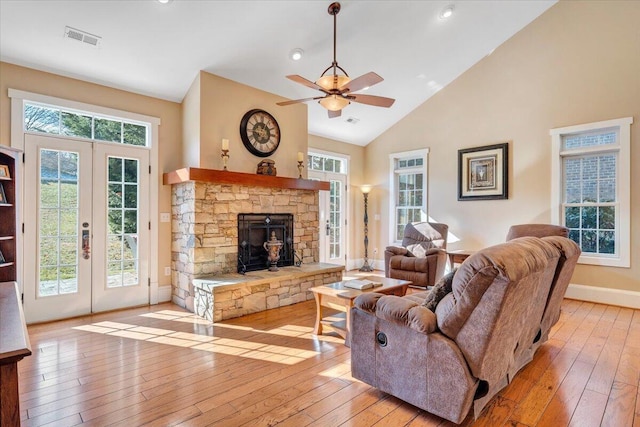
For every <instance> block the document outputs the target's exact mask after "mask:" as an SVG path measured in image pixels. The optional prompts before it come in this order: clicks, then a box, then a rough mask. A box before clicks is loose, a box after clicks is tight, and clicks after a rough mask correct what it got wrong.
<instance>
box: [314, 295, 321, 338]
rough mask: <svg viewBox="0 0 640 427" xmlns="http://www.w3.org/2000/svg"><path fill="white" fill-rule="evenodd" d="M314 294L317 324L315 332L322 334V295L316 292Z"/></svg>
mask: <svg viewBox="0 0 640 427" xmlns="http://www.w3.org/2000/svg"><path fill="white" fill-rule="evenodd" d="M313 296H314V298H315V299H316V324H315V325H314V327H313V333H314V334H315V335H322V295H321V294H319V293H316V292H314V293H313Z"/></svg>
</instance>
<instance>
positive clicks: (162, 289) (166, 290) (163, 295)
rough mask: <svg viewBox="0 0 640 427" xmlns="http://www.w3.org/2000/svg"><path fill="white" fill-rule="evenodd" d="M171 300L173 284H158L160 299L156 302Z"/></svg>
mask: <svg viewBox="0 0 640 427" xmlns="http://www.w3.org/2000/svg"><path fill="white" fill-rule="evenodd" d="M170 301H171V285H168V286H158V301H157V302H156V303H155V304H157V303H161V302H170Z"/></svg>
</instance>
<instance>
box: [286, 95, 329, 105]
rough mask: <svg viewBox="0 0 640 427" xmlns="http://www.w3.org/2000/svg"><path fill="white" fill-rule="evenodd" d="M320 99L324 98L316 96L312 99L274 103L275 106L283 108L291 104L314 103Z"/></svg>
mask: <svg viewBox="0 0 640 427" xmlns="http://www.w3.org/2000/svg"><path fill="white" fill-rule="evenodd" d="M322 98H324V96H316V97H314V98H302V99H293V100H291V101H280V102H276V105H280V106H285V105H291V104H298V103H299V102H307V101H314V100H316V99H322Z"/></svg>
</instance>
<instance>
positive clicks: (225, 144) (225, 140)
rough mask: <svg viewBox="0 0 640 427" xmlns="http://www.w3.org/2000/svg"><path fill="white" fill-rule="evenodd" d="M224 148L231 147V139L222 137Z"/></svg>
mask: <svg viewBox="0 0 640 427" xmlns="http://www.w3.org/2000/svg"><path fill="white" fill-rule="evenodd" d="M222 149H223V150H228V149H229V140H228V139H226V138H223V139H222Z"/></svg>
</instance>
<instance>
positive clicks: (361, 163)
mask: <svg viewBox="0 0 640 427" xmlns="http://www.w3.org/2000/svg"><path fill="white" fill-rule="evenodd" d="M314 148H316V149H318V150H321V151H327V152H330V153H337V154H343V155H346V156H349V168H350V169H349V191H348V204H349V217H348V218H347V224H348V226H347V239H348V253H347V259H348V260H358V261H359V260H360V259H361V258H362V257H363V256H364V243H363V239H364V236H363V234H362V227H363V215H364V204H363V198H362V192H361V191H360V186H361V185H363V184H366V183H365V181H364V169H365V159H364V151H365V149H364V147H360V146H358V145H353V144H346V143H344V142H339V141H335V140H333V139H328V138H323V137H321V136H316V135H309V149H310V150H313V149H314ZM369 249H370V253H369V255H370V257H369V258H370V259H372V258H373V253H372V251H371V246H370V247H369Z"/></svg>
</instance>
